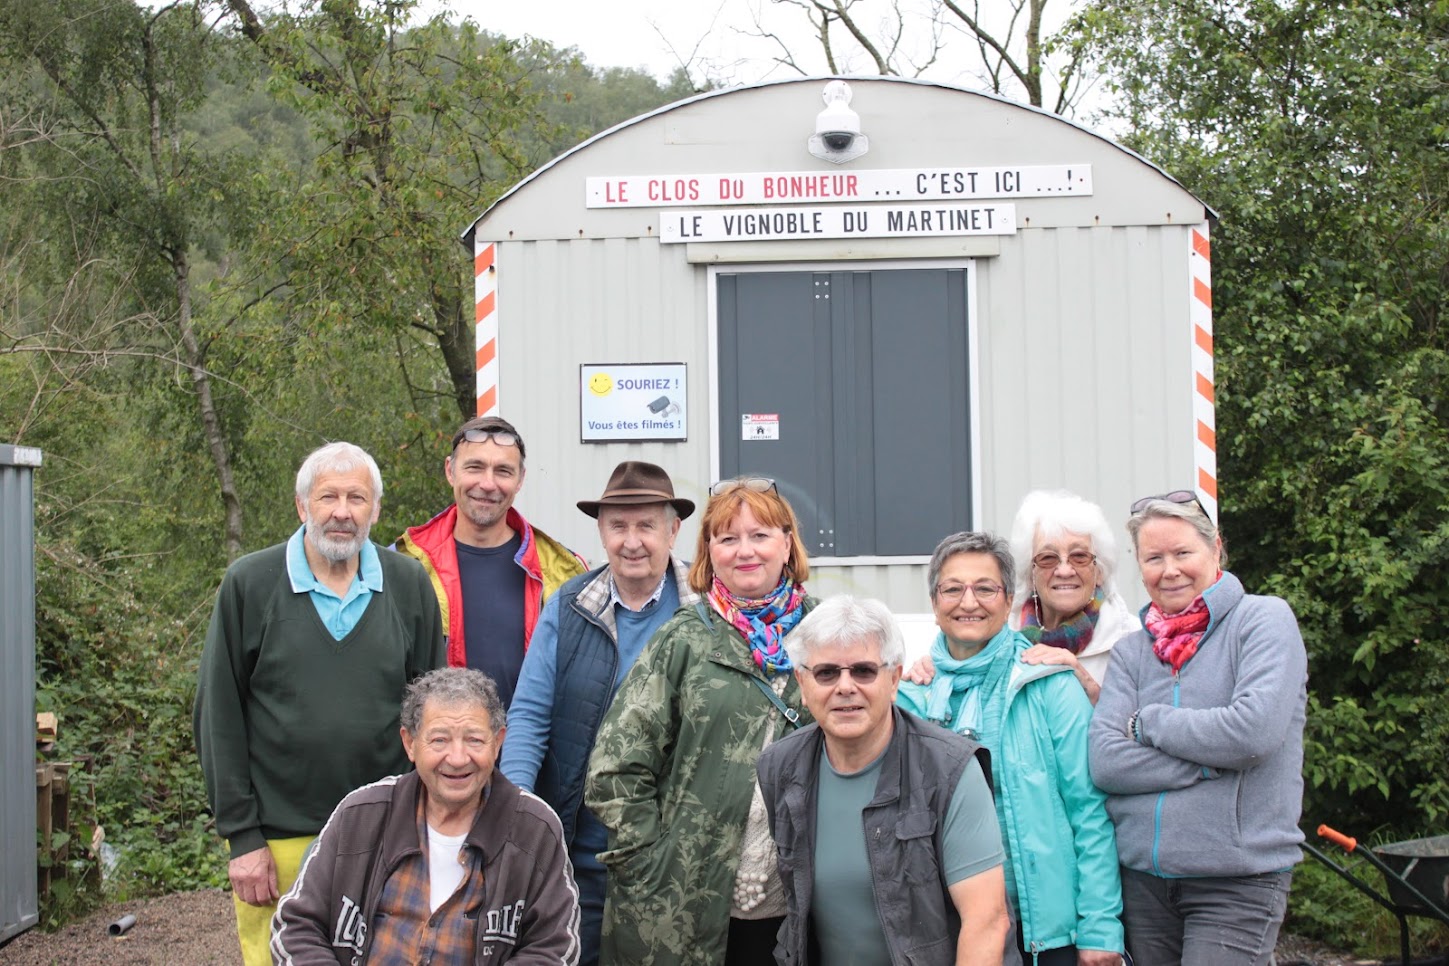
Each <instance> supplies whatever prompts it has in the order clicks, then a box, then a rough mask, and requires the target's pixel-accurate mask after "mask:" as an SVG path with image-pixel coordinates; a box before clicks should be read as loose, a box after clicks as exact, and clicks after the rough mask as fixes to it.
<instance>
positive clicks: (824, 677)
mask: <svg viewBox="0 0 1449 966" xmlns="http://www.w3.org/2000/svg"><path fill="white" fill-rule="evenodd" d="M889 666H890V665H888V664H876V663H875V662H874V661H857V662H856V663H854V664H817V665H815V666H814V667H807V666H805V665H801V667H803V668H804V669H805V670H806V671H809V672H810V674H811V676H813V677H814V678H815V683H816V684H818V685H820V686H821V687H827V688H828V687H830V686H831V685H832V684H834V683H835V682H837V681H839V680H840V675H841V674H842V673H845V672H849V673H850V679H851V680H852V681H854V682H855V683H856V684H869V683H870V682H872V681H874V680H875V679H876V676H877V675H879V674H880V672H881V671H882V670H883V669H884V668H887V667H889Z"/></svg>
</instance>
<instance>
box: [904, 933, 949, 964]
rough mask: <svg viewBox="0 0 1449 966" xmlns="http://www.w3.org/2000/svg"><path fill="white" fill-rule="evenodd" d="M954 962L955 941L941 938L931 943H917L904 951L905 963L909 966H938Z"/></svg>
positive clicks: (944, 937) (945, 937)
mask: <svg viewBox="0 0 1449 966" xmlns="http://www.w3.org/2000/svg"><path fill="white" fill-rule="evenodd" d="M955 961H956V939H955V937H953V936H943V937H941V938H940V939H936V940H932V941H931V942H924V943H919V944H917V945H915V946H912V947H911V948H910V949H907V950H906V962H907V963H909V964H910V966H939V964H941V963H954V962H955Z"/></svg>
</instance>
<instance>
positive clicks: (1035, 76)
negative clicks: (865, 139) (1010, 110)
mask: <svg viewBox="0 0 1449 966" xmlns="http://www.w3.org/2000/svg"><path fill="white" fill-rule="evenodd" d="M772 2H773V3H775V4H778V5H781V6H784V7H792V8H795V9H797V10H798V11H799V12H800V13H801V14H802V15H803V16H804V17H806V19H807V20H808V21H809V23H810V26H811V29H812V31H813V32H814V34H815V39H816V40H817V41H818V43H819V45H820V49H821V51H822V52H823V53H824V55H825V61H826V65H827V67H828V69H829V71H830V73H832V74H840V73H849V72H850V71H851V70H852V69H857V68H854V67H853V65H854V64H855V63H858V62H859V60H860V58H861V57H864V58H865V60H866V62H867V63H868V65H869V69H870V70H871V71H873V72H875V73H878V74H887V75H902V76H910V77H920V76H922V75H923V74H925V73H926V72H928V71H931V70H933V69H940V68H941V67H944V66H946V65H947V64H951V65H953V66H958V68H960V69H964V67H961V65H960V64H959V62H956V61H953V60H951V58H952V57H953V56H954V54H955V51H956V50H958V49H959V48H960V47H962V46H964V47H966V48H969V49H974V51H975V60H976V62H977V65H978V66H977V67H976V69H975V73H976V75H977V76H978V77H979V78H980V79H981V80H982V81H983V82H984V83H985V85H986V88H987V89H988V90H990V91H991V92H992V93H995V94H1002V95H1005V96H1011V97H1018V98H1022V99H1024V100H1025V101H1026V102H1027V103H1029V104H1031V105H1033V106H1035V107H1045V108H1047V109H1048V110H1050V111H1052V112H1053V113H1056V114H1070V113H1071V112H1072V110H1073V109H1074V106H1075V104H1076V102H1077V101H1078V99H1079V98H1080V97H1081V95H1082V92H1083V84H1082V80H1083V78H1082V73H1081V67H1082V59H1083V55H1084V53H1085V51H1084V49H1083V48H1082V47H1081V45H1080V44H1079V43H1076V42H1075V41H1074V40H1073V38H1072V36H1071V34H1070V33H1069V32H1065V31H1063V32H1061V33H1058V34H1056V35H1052V34H1050V33H1049V32H1048V29H1047V20H1048V17H1047V6H1048V4H1049V2H1050V0H1006V2H1005V3H1001V2H994V3H993V2H983V0H920V2H912V0H893V2H892V3H891V5H890V8H889V10H888V11H887V12H884V13H881V12H880V11H881V8H880V6H879V5H878V4H873V3H871V2H869V0H772ZM756 35H757V36H761V37H764V38H766V39H768V40H771V41H772V42H773V43H774V44H775V45H776V46H777V47H778V49H779V54H778V55H777V57H776V61H777V62H778V63H780V64H782V65H785V66H787V67H790V68H792V69H794V70H797V71H800V72H801V73H810V71H807V70H805V69H803V68H802V67H801V65H800V60H799V58H798V57H797V55H796V53H795V52H794V51H792V50H791V49H790V48H789V46H788V45H787V44H786V43H785V42H784V41H783V40H782V39H781V38H780V37H779V35H778V34H776V33H773V32H771V31H769V30H767V29H765V27H764V26H763V25H762V24H761V23H759V22H758V21H757V23H756ZM943 58H946V59H945V60H944V61H943Z"/></svg>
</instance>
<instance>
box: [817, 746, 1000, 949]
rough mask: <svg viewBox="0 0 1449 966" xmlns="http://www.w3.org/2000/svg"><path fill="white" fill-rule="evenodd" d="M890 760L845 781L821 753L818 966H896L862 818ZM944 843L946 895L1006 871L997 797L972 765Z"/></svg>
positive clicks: (965, 775)
mask: <svg viewBox="0 0 1449 966" xmlns="http://www.w3.org/2000/svg"><path fill="white" fill-rule="evenodd" d="M884 758H885V755H884V753H882V755H881V757H879V758H877V759H876V760H875V761H873V762H871V763H870V764H869V765H867V766H866V767H865V768H863V769H861V770H860V771H858V772H855V773H853V774H849V775H842V774H840V773H839V772H837V771H836V770H835V769H834V768H833V767H832V766H831V764H830V759H829V757H828V756H827V755H826V754H825V749H824V746H823V745H822V746H821V751H820V779H819V781H820V787H819V789H818V794H817V796H816V804H815V843H814V845H815V848H814V859H815V884H814V888H813V891H812V893H811V903H810V918H811V921H812V926H813V929H814V933H815V938H816V941H817V942H818V943H819V945H820V954H821V959H820V961H821V962H822V963H829V964H830V966H890V961H891V957H890V951H889V950H888V949H887V948H886V941H885V932H884V930H883V929H882V927H881V921H880V913H879V912H878V911H877V909H876V905H875V895H874V893H873V892H872V890H871V880H870V861H869V858H868V856H867V854H866V849H865V822H864V819H863V818H862V816H861V813H862V812H863V811H864V810H865V807H866V806H867V805H869V804H870V800H871V799H872V798H874V797H875V788H876V783H877V781H878V779H879V778H880V768H881V761H882V760H883V759H884ZM941 835H943V836H944V838H943V840H942V849H941V851H942V855H943V856H944V859H945V873H946V881H945V883H944V884H943V886H942V887H943V888H945V887H946V886H950V885H954V884H955V883H957V882H960V881H961V880H962V879H969V878H970V877H971V876H973V875H977V874H978V873H981V872H985V871H986V870H987V869H991V868H995V867H996V866H999V865H1001V862H1002V852H1001V832H1000V830H999V829H998V827H997V824H996V809H995V806H994V805H993V804H992V801H991V789H990V788H989V787H987V784H986V778H985V776H983V775H982V773H981V765H980V763H979V762H978V761H976V760H975V759H974V758H973V759H972V760H971V762H970V763H969V764H968V765H967V766H966V770H965V771H963V772H962V773H961V780H960V781H959V782H958V783H957V785H956V791H955V793H954V794H953V795H952V796H951V804H950V806H949V807H948V808H947V810H946V820H945V822H944V824H943V826H942V830H941ZM948 901H949V900H948ZM920 938H922V939H925V938H927V937H920Z"/></svg>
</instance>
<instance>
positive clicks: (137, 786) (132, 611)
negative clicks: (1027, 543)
mask: <svg viewBox="0 0 1449 966" xmlns="http://www.w3.org/2000/svg"><path fill="white" fill-rule="evenodd" d="M36 631H37V634H36V707H37V710H42V711H54V712H55V713H56V714H57V715H58V716H59V718H60V733H59V736H58V740H57V744H56V750H55V752H54V755H53V757H54V758H55V759H57V760H67V759H73V758H77V757H79V756H84V755H89V756H92V757H93V759H94V762H95V767H94V771H93V776H92V778H91V779H89V780H91V781H93V782H94V792H95V800H96V820H97V821H98V822H99V823H100V825H101V826H102V827H103V828H104V829H105V835H106V842H107V843H108V844H109V845H110V846H111V847H112V848H114V849H115V852H114V853H113V854H114V855H115V857H116V864H115V866H114V868H113V869H111V870H110V871H109V872H108V877H107V888H108V890H109V891H110V892H112V893H113V894H114V895H113V897H114V898H133V897H136V896H143V895H152V894H157V893H162V892H170V891H175V890H179V889H195V888H201V887H204V886H219V885H224V884H225V882H226V859H225V853H224V851H223V850H222V847H221V844H220V842H219V840H218V839H217V838H216V836H215V835H214V834H213V833H212V832H211V831H210V830H209V828H208V821H209V819H208V816H207V815H206V812H205V808H206V790H205V787H204V785H203V783H202V778H201V769H200V767H199V765H198V763H197V760H196V752H195V749H194V748H193V747H192V738H191V700H192V696H193V694H194V692H195V676H196V654H197V651H198V649H197V647H196V646H195V645H194V644H193V643H192V642H191V640H190V639H189V635H188V633H187V629H186V628H185V627H184V626H183V624H182V623H181V622H180V621H177V620H175V619H174V618H168V617H167V616H165V615H162V614H157V613H155V612H154V611H151V610H150V609H148V608H147V607H145V606H144V605H143V604H142V602H141V601H140V600H139V599H138V598H137V596H136V595H135V594H134V593H133V590H132V587H131V584H130V581H129V580H128V579H127V578H126V577H125V575H124V574H118V573H110V574H107V573H106V572H105V568H103V567H101V566H100V565H98V564H97V562H96V561H94V560H91V559H89V558H87V557H85V556H83V555H82V554H80V553H78V552H77V551H75V550H74V549H73V548H72V547H70V546H69V545H68V544H66V543H63V542H62V543H50V542H45V543H41V544H40V546H39V547H38V548H37V551H36ZM76 800H79V799H78V798H76V799H73V801H76ZM71 814H72V819H73V820H79V819H80V818H81V817H82V816H80V815H79V814H78V813H77V811H76V809H74V808H73V809H72V813H71ZM95 898H96V897H95V896H88V895H86V894H83V893H82V894H77V895H71V894H69V890H68V889H62V890H60V891H59V892H58V893H56V895H55V896H54V897H53V900H52V905H53V906H55V907H65V908H53V909H52V908H48V909H47V919H48V920H50V921H54V920H55V919H56V918H57V916H56V915H55V913H57V912H75V911H79V908H83V907H84V905H85V904H86V903H87V902H89V901H93V900H94V899H95Z"/></svg>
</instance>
